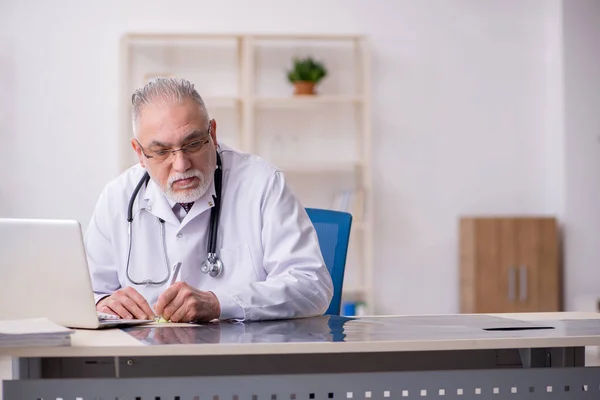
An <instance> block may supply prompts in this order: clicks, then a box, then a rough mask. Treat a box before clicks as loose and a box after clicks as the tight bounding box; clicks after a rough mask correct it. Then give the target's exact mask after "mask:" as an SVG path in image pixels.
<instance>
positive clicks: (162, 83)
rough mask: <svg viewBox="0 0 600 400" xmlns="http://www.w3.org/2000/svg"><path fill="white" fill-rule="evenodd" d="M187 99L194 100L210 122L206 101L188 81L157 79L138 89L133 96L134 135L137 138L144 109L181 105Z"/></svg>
mask: <svg viewBox="0 0 600 400" xmlns="http://www.w3.org/2000/svg"><path fill="white" fill-rule="evenodd" d="M185 99H191V100H194V101H195V102H196V103H198V106H199V107H200V112H201V113H202V114H203V117H204V118H205V119H206V121H207V122H208V111H207V110H206V105H205V104H204V100H202V97H200V95H199V94H198V92H197V91H196V89H194V84H192V83H191V82H190V81H188V80H186V79H180V78H164V77H160V76H159V77H156V78H154V79H152V80H151V81H150V82H148V83H147V84H146V85H144V86H143V87H142V88H139V89H137V90H136V91H135V92H134V93H133V96H131V103H132V105H133V109H132V114H131V123H132V125H133V135H134V136H137V134H138V132H137V124H138V120H139V117H140V113H141V111H142V108H143V107H145V106H149V105H152V104H156V103H157V102H163V104H165V103H168V102H177V103H180V102H182V101H183V100H185Z"/></svg>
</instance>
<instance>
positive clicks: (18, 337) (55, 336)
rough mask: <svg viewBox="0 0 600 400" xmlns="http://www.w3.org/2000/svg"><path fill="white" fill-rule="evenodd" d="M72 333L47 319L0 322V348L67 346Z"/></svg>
mask: <svg viewBox="0 0 600 400" xmlns="http://www.w3.org/2000/svg"><path fill="white" fill-rule="evenodd" d="M73 332H74V331H73V330H72V329H69V328H65V327H64V326H62V325H58V324H55V323H54V322H52V321H50V320H49V319H47V318H27V319H14V320H0V347H14V346H64V345H69V344H70V343H71V334H72V333H73Z"/></svg>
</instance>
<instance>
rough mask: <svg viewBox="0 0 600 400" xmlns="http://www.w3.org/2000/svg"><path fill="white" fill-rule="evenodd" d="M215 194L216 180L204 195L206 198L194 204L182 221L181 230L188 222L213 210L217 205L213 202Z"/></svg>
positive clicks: (201, 198) (203, 197)
mask: <svg viewBox="0 0 600 400" xmlns="http://www.w3.org/2000/svg"><path fill="white" fill-rule="evenodd" d="M214 194H215V180H214V179H213V181H212V182H211V184H210V187H209V188H208V190H207V191H206V193H204V196H202V197H200V198H199V199H198V200H196V201H195V202H194V206H193V207H192V209H191V210H190V212H189V213H188V214H187V215H186V216H185V218H184V219H183V220H182V221H181V226H180V229H183V227H184V226H185V225H187V223H188V222H190V221H191V220H193V219H194V218H196V217H197V216H198V215H200V214H202V213H203V212H205V211H206V210H208V209H210V208H212V207H213V206H214V205H215V202H214V200H213V196H214Z"/></svg>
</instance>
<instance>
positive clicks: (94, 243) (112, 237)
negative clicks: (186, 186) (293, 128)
mask: <svg viewBox="0 0 600 400" xmlns="http://www.w3.org/2000/svg"><path fill="white" fill-rule="evenodd" d="M219 151H220V153H221V159H222V165H223V185H222V203H221V215H220V222H219V230H218V238H217V254H218V255H219V257H220V258H221V260H222V261H223V272H222V274H221V275H220V276H218V277H216V278H213V277H210V276H209V275H207V274H204V273H202V272H201V271H200V266H201V265H202V262H203V261H204V260H205V259H206V253H207V239H208V232H209V221H210V210H211V208H212V206H213V197H212V196H213V194H214V193H215V191H214V182H213V186H211V188H210V189H209V190H208V192H207V193H206V194H205V195H204V196H203V197H202V198H200V199H199V200H198V201H196V202H195V203H194V206H193V207H192V209H191V210H190V212H189V213H188V214H187V215H186V216H184V217H183V219H182V220H181V222H180V220H179V219H178V217H177V215H176V214H175V213H174V211H173V208H172V206H173V203H172V202H170V201H169V200H168V199H167V198H166V197H165V196H164V195H163V194H162V193H161V191H160V189H159V188H158V186H157V185H156V184H155V183H154V182H153V181H152V180H150V181H149V183H148V185H147V187H142V189H141V190H140V192H139V193H138V196H137V198H136V201H135V203H134V207H133V215H134V219H133V226H132V235H133V240H132V248H131V259H130V262H129V274H130V276H131V278H132V280H134V281H143V280H146V279H152V280H154V281H161V280H163V279H164V278H165V276H166V275H167V271H166V266H165V262H167V263H168V266H169V268H170V269H171V274H172V267H173V265H174V264H176V263H177V262H181V263H182V265H181V269H180V272H179V277H178V279H177V281H185V282H187V283H188V284H189V285H191V286H193V287H196V288H198V289H200V290H204V291H212V292H213V293H214V294H215V295H216V297H217V298H218V300H219V302H220V305H221V315H220V318H221V319H237V320H261V319H278V318H295V317H307V316H315V315H320V314H322V313H324V312H325V311H326V309H327V307H328V306H329V303H330V301H331V298H332V296H333V285H332V281H331V276H330V275H329V272H328V270H327V268H326V266H325V263H324V261H323V257H322V255H321V252H320V248H319V243H318V239H317V236H316V233H315V230H314V227H313V225H312V223H311V222H310V219H309V218H308V216H307V214H306V211H305V210H304V208H303V206H302V205H301V204H300V203H299V202H298V200H297V199H296V197H295V196H294V194H293V193H292V191H291V190H290V188H289V187H288V185H287V184H286V182H285V180H284V176H283V174H282V172H281V171H279V170H277V169H276V168H275V167H273V166H272V165H270V164H269V163H267V162H266V161H264V160H263V159H261V158H259V157H257V156H254V155H249V154H245V153H241V152H238V151H235V150H233V149H231V148H229V147H226V146H224V145H220V146H219ZM144 172H145V169H143V168H142V167H141V166H140V165H135V166H133V167H131V168H129V169H128V170H127V171H125V172H124V173H123V174H121V175H120V176H119V177H117V178H116V179H115V180H113V181H112V182H110V183H109V184H108V185H107V186H106V188H105V189H104V191H103V192H102V194H101V195H100V198H99V200H98V202H97V204H96V208H95V211H94V214H93V216H92V219H91V221H90V224H89V227H88V229H87V230H86V233H85V246H86V252H87V257H88V262H89V268H90V274H91V278H92V285H93V289H94V294H95V298H96V301H98V300H99V299H100V298H102V297H104V296H106V295H107V294H110V293H111V292H113V291H115V290H117V289H119V288H122V287H126V286H133V287H134V288H135V289H136V290H137V291H138V292H140V294H141V295H142V296H144V298H145V299H146V300H147V301H148V303H149V304H150V306H154V304H155V303H156V301H157V300H158V296H159V295H160V294H161V293H162V292H163V291H164V290H165V289H166V288H167V287H168V285H169V284H170V282H167V283H165V284H164V285H162V286H148V285H147V286H143V285H139V286H138V285H133V284H132V283H130V282H129V280H128V279H127V276H126V271H125V267H126V262H127V251H128V235H127V230H128V223H127V206H128V203H129V199H130V197H131V194H132V192H133V190H134V188H135V186H136V185H137V183H138V181H139V180H140V179H141V178H142V176H143V174H144ZM176 207H179V206H178V205H177V206H176ZM158 218H162V219H163V220H164V228H165V245H166V253H167V254H166V258H167V260H165V256H164V254H163V244H162V241H161V233H160V232H161V229H160V222H159V220H158ZM169 281H170V277H169Z"/></svg>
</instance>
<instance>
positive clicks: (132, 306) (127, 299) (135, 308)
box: [121, 296, 148, 319]
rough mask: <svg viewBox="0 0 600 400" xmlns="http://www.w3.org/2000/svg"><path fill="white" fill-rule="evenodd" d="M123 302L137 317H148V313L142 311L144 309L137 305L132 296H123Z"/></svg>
mask: <svg viewBox="0 0 600 400" xmlns="http://www.w3.org/2000/svg"><path fill="white" fill-rule="evenodd" d="M121 304H123V306H124V307H125V308H126V309H127V311H129V312H130V313H131V314H133V316H134V317H135V318H137V319H147V318H148V316H146V313H144V312H143V311H142V309H141V308H140V307H139V306H138V305H137V303H136V302H135V300H133V299H132V298H131V297H127V296H123V297H122V298H121Z"/></svg>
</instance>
